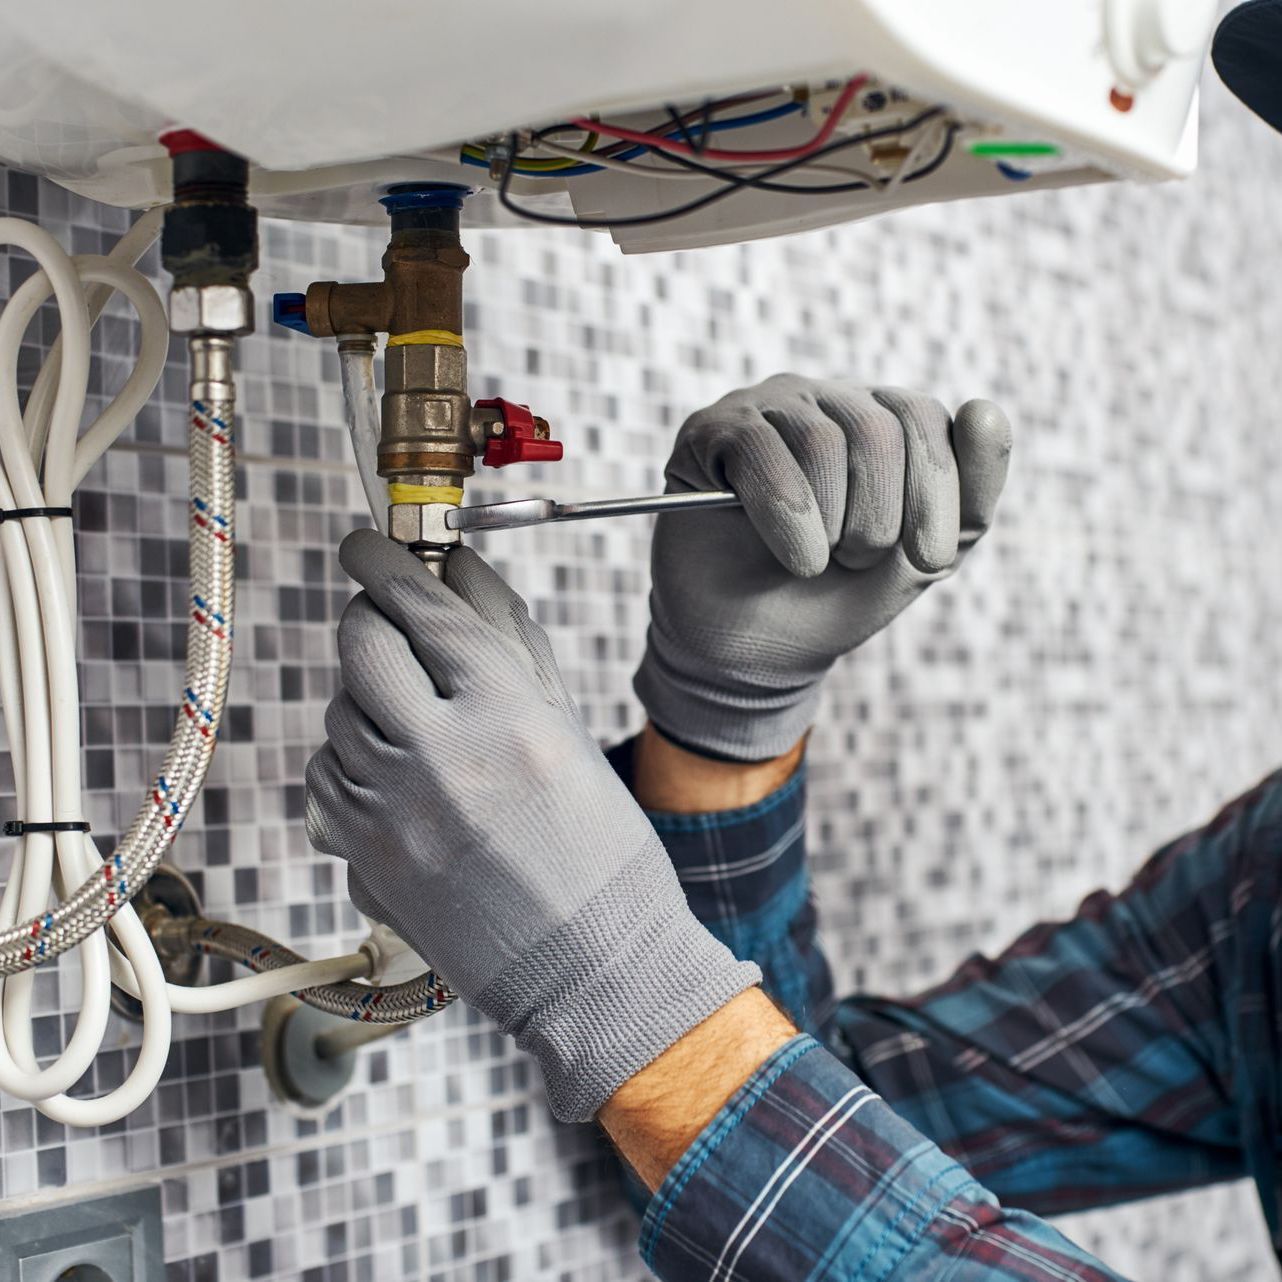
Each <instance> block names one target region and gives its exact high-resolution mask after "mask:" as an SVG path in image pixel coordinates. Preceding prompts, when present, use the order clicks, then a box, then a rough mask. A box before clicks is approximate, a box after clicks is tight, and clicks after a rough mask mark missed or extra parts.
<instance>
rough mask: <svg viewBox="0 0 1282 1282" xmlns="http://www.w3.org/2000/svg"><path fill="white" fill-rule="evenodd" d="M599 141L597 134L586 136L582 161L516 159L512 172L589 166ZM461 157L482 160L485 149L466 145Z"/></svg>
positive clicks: (549, 170) (519, 172)
mask: <svg viewBox="0 0 1282 1282" xmlns="http://www.w3.org/2000/svg"><path fill="white" fill-rule="evenodd" d="M599 141H600V135H599V134H588V136H587V137H586V138H585V139H584V141H583V146H582V147H580V148H579V151H580V152H581V153H582V154H583V157H584V159H582V160H569V159H566V160H559V159H557V160H540V159H538V158H537V157H534V156H528V157H524V158H518V159H517V160H514V161H513V162H512V172H513V173H517V174H521V173H536V174H541V173H554V172H555V171H556V170H558V169H574V168H576V167H577V166H578V165H584V164H591V163H592V152H593V151H594V150H595V148H596V145H597V143H598V142H599ZM462 151H463V155H465V156H470V157H471V158H472V159H473V160H484V159H485V149H484V148H483V147H477V146H475V145H474V144H468V145H467V146H465V147H464V148H463V149H462Z"/></svg>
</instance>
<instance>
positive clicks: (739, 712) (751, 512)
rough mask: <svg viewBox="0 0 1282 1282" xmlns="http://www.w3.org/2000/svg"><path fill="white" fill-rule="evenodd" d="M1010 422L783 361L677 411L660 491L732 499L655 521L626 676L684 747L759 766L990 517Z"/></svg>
mask: <svg viewBox="0 0 1282 1282" xmlns="http://www.w3.org/2000/svg"><path fill="white" fill-rule="evenodd" d="M1010 449H1011V430H1010V424H1009V422H1008V421H1007V419H1006V416H1005V415H1004V414H1003V413H1002V411H1001V410H1000V409H998V408H997V406H996V405H993V404H992V403H991V402H989V401H969V402H967V403H966V404H965V405H963V406H962V407H961V409H960V410H958V412H957V416H956V418H955V419H952V418H950V417H949V415H948V412H947V411H946V410H945V409H944V407H943V406H942V405H940V404H939V402H938V401H935V400H932V399H931V398H930V397H928V396H922V395H919V394H918V393H915V392H905V391H900V390H898V389H896V388H872V389H867V388H859V387H854V386H851V385H849V384H846V383H839V382H823V381H818V380H814V379H806V378H799V377H797V376H796V375H792V374H780V375H777V376H776V377H774V378H769V379H767V380H766V381H765V382H764V383H760V384H758V385H757V386H756V387H751V388H748V389H746V390H744V391H737V392H732V393H731V394H730V395H729V396H725V397H723V398H722V399H721V400H719V401H718V402H717V403H716V404H715V405H712V406H710V407H709V408H708V409H704V410H700V411H699V412H698V413H697V414H694V415H692V416H691V417H690V418H689V419H687V420H686V422H685V424H684V426H683V427H682V428H681V431H680V433H679V435H678V436H677V442H676V446H675V448H674V450H673V454H672V458H671V459H670V460H669V462H668V466H667V473H666V475H667V481H668V485H667V488H668V490H669V492H673V491H684V490H710V489H731V490H734V491H735V492H736V493H737V494H738V495H739V498H740V499H741V500H742V503H743V510H742V511H738V510H722V511H711V512H704V513H698V512H688V513H674V514H671V515H668V516H661V517H660V518H659V520H658V524H657V526H656V528H655V533H654V550H653V583H654V586H653V590H652V592H651V596H650V610H651V624H650V634H649V641H648V645H647V648H646V653H645V657H644V658H643V659H642V661H641V666H640V668H639V669H638V671H637V674H636V678H635V681H634V685H635V688H636V692H637V695H638V696H639V697H640V699H641V702H642V703H643V704H644V705H645V708H646V711H647V712H648V713H649V715H650V719H651V721H652V722H653V723H654V724H655V726H656V727H657V728H658V729H659V730H660V731H661V732H662V733H664V734H665V735H667V736H668V737H669V738H671V739H674V740H675V741H676V742H678V743H680V744H682V745H683V746H686V747H689V748H692V749H693V750H694V751H696V752H703V753H706V754H707V755H709V756H716V757H725V758H729V759H732V760H738V761H759V760H765V759H767V758H769V757H773V756H778V755H779V754H781V753H783V752H786V751H787V750H788V749H789V748H791V747H792V746H793V745H794V744H795V743H796V742H797V740H798V739H800V738H801V736H802V735H803V734H804V733H805V732H806V730H807V729H808V728H809V726H810V724H811V721H812V720H813V717H814V712H815V705H816V704H817V703H818V700H819V686H820V683H821V682H822V680H823V677H824V675H825V674H826V673H827V671H828V669H829V668H830V667H831V666H832V664H833V663H834V662H835V660H836V659H837V658H838V657H839V656H841V655H843V654H845V653H846V652H847V651H850V650H853V649H854V648H855V647H856V646H858V645H860V644H862V643H863V642H864V641H866V640H867V639H868V638H869V637H870V636H872V635H873V633H874V632H877V631H879V630H880V629H881V628H884V627H885V626H886V624H888V623H889V622H890V621H891V620H892V619H893V618H894V617H895V616H896V615H897V614H898V613H899V612H900V611H901V610H902V609H904V607H905V606H907V605H908V604H910V603H911V602H912V601H913V600H915V599H916V597H918V596H919V595H920V594H921V593H922V592H923V591H924V590H925V589H926V588H927V587H928V586H929V585H930V584H931V583H934V582H935V581H936V580H937V579H942V578H945V577H946V576H947V575H949V574H951V573H952V572H953V571H954V570H955V569H956V568H957V566H958V565H959V564H960V563H961V560H962V558H963V557H964V556H965V555H966V553H967V552H968V551H969V550H970V548H971V547H972V546H973V545H974V543H975V541H976V540H977V539H978V538H979V537H980V535H982V534H983V533H984V531H985V530H986V529H987V528H988V526H989V524H990V522H991V521H992V517H993V509H994V507H995V506H996V503H997V498H998V495H999V494H1000V493H1001V489H1002V485H1003V483H1004V481H1005V479H1006V465H1007V460H1008V458H1009V455H1010Z"/></svg>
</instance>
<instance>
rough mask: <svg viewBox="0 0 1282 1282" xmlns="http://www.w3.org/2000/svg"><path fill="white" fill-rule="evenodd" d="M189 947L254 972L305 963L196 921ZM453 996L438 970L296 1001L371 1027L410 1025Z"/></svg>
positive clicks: (259, 938) (236, 929)
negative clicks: (384, 986)
mask: <svg viewBox="0 0 1282 1282" xmlns="http://www.w3.org/2000/svg"><path fill="white" fill-rule="evenodd" d="M182 927H183V928H184V933H185V935H186V943H187V945H188V946H189V947H190V948H193V949H195V950H196V951H197V952H201V953H205V954H207V955H208V956H211V957H222V958H225V959H226V960H227V961H233V962H238V963H239V964H240V965H242V966H247V967H249V969H250V970H253V971H258V972H260V973H261V972H262V971H265V970H279V969H280V968H281V967H282V966H294V965H298V964H299V963H301V962H304V961H306V960H307V959H306V958H305V957H300V956H299V955H298V954H297V953H296V952H294V951H293V950H292V949H289V948H286V947H284V946H283V945H282V944H278V943H276V942H275V941H274V940H271V939H268V938H267V936H266V935H260V934H259V933H258V932H257V931H256V930H250V929H249V928H248V927H247V926H237V925H234V924H233V923H231V922H221V921H206V920H204V919H202V918H193V919H192V920H190V921H185V922H183V923H182ZM456 995H457V994H455V993H454V992H453V991H452V990H451V989H450V988H449V987H448V986H447V985H446V983H445V981H444V980H442V979H441V978H440V976H438V975H437V974H436V973H435V972H434V971H431V970H429V971H427V972H426V973H425V974H422V975H419V976H418V977H417V978H415V979H410V980H406V981H405V983H403V984H390V985H388V986H387V987H386V988H374V987H371V986H370V985H368V984H357V983H353V982H350V981H349V982H348V983H345V984H326V985H324V986H323V987H321V988H309V989H305V990H303V991H302V992H298V993H295V994H294V996H295V997H297V998H298V999H299V1001H302V1002H305V1003H306V1004H307V1005H308V1006H315V1007H316V1009H317V1010H323V1011H324V1012H325V1013H326V1014H328V1015H339V1016H341V1017H342V1018H344V1019H356V1020H361V1021H363V1022H364V1023H367V1024H406V1023H409V1022H410V1021H411V1020H415V1019H422V1018H423V1017H424V1016H426V1015H435V1014H436V1013H437V1012H438V1011H442V1010H444V1009H445V1008H446V1007H447V1006H448V1005H449V1004H450V1003H451V1002H452V1001H454V999H455V997H456Z"/></svg>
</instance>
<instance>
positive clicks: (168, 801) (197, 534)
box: [0, 334, 236, 975]
mask: <svg viewBox="0 0 1282 1282" xmlns="http://www.w3.org/2000/svg"><path fill="white" fill-rule="evenodd" d="M231 344H232V340H231V339H230V338H225V337H222V336H213V335H204V334H197V335H193V336H192V337H191V339H190V340H189V351H190V357H191V380H192V383H191V385H192V406H191V419H190V429H189V449H190V460H191V504H190V519H189V526H190V532H191V619H190V622H189V623H188V625H187V666H186V673H185V677H184V682H183V701H182V704H181V706H180V708H179V711H178V718H177V724H176V726H175V727H174V733H173V737H172V739H171V740H170V743H169V750H168V751H167V752H166V754H165V760H164V764H163V765H162V767H161V770H160V773H159V774H158V775H157V776H156V782H155V784H154V785H153V786H152V788H151V790H150V793H149V794H148V796H147V798H146V799H145V800H144V801H143V804H142V805H141V807H139V810H138V813H137V814H136V815H135V817H134V821H133V823H132V824H131V825H130V826H129V830H128V832H127V833H126V834H125V836H124V839H123V840H122V841H121V842H120V845H119V846H117V847H116V850H115V853H114V854H112V855H111V856H110V857H109V858H108V859H107V860H106V861H105V862H104V863H103V864H102V865H101V867H100V868H99V869H98V871H97V872H96V873H94V875H93V876H92V877H90V878H89V879H88V880H87V881H85V882H84V883H83V884H82V885H81V886H80V887H79V888H78V889H77V890H76V891H75V892H74V893H73V894H72V895H71V896H70V897H69V898H68V899H65V900H64V901H63V902H62V903H61V904H59V905H58V906H57V907H56V908H53V909H51V910H50V911H48V912H46V913H44V914H43V915H41V916H40V917H35V918H32V919H31V920H30V921H26V922H22V923H20V924H18V925H15V926H11V927H10V928H9V929H8V930H5V931H0V974H3V975H16V974H18V973H19V972H21V971H24V970H29V969H30V968H31V967H33V966H37V965H40V964H41V963H43V962H47V961H49V960H50V959H51V958H53V957H57V956H59V954H61V953H65V952H66V951H67V950H68V949H70V948H74V947H75V946H76V945H77V944H79V943H80V942H81V941H82V940H83V939H85V938H86V937H87V936H89V935H91V934H92V933H93V932H94V931H96V930H100V929H101V928H102V927H103V926H105V925H106V923H107V922H108V921H110V920H111V918H112V917H113V916H114V915H115V913H116V912H118V911H119V909H120V908H121V907H122V906H123V905H124V904H126V903H128V902H129V900H130V899H131V898H132V897H133V896H134V895H135V894H137V893H138V891H139V890H140V889H142V887H143V885H145V883H146V881H147V879H148V878H149V877H150V876H151V874H152V872H154V871H155V868H156V865H157V864H159V863H160V861H161V860H162V859H163V858H164V855H165V852H166V851H167V850H168V849H169V847H170V845H171V844H172V843H173V840H174V837H175V836H176V835H177V833H178V830H179V828H181V827H182V824H183V820H184V819H185V818H186V816H187V812H188V810H189V809H190V807H191V803H192V801H193V800H194V799H195V797H196V795H197V793H198V792H199V791H200V788H201V785H202V784H203V783H204V781H205V775H206V774H207V773H208V771H209V763H210V760H211V758H212V757H213V753H214V745H215V743H216V741H217V736H218V726H219V723H220V721H221V720H222V713H223V705H224V702H225V701H226V697H227V679H228V676H229V675H230V671H231V621H232V617H233V609H234V590H235V573H234V556H233V552H234V545H233V542H232V539H233V533H234V530H233V519H234V509H235V493H236V488H235V487H236V469H235V450H234V445H233V439H232V427H231V424H232V414H233V412H234V409H235V389H234V387H233V384H232V377H231Z"/></svg>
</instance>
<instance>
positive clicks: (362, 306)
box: [305, 188, 477, 489]
mask: <svg viewBox="0 0 1282 1282" xmlns="http://www.w3.org/2000/svg"><path fill="white" fill-rule="evenodd" d="M461 203H462V194H461V191H460V189H457V188H451V189H448V190H445V191H442V190H438V189H415V190H409V191H401V192H397V191H393V192H392V194H390V195H389V196H387V197H385V198H384V204H385V205H386V206H387V207H388V210H389V212H390V214H391V216H392V236H391V240H390V242H389V244H388V246H387V251H386V252H385V253H384V255H383V279H382V280H381V281H379V282H374V283H366V284H358V285H345V284H340V283H338V282H336V281H319V282H317V283H316V284H314V285H312V286H310V287H309V288H308V290H307V297H306V303H305V314H306V323H307V328H308V330H309V331H310V332H311V333H312V334H316V335H321V336H329V335H336V334H344V335H350V334H361V333H368V334H376V333H385V334H387V335H388V345H387V351H386V353H385V355H384V391H383V409H382V435H381V439H380V441H379V450H378V464H379V466H378V472H379V475H380V476H383V477H386V478H387V479H388V480H389V481H391V482H395V483H400V484H406V485H426V486H433V487H446V488H451V489H453V488H458V487H461V486H462V484H463V482H464V480H465V479H466V478H467V477H469V476H471V475H472V473H473V471H474V470H475V464H474V456H475V454H476V452H477V445H476V443H475V441H474V435H473V432H472V402H471V398H470V397H469V396H468V391H467V353H466V352H465V351H464V349H463V273H464V271H466V270H467V266H468V263H469V261H470V260H469V258H468V256H467V253H466V251H465V250H464V249H463V245H462V243H461V241H460V239H459V216H458V209H459V206H460V205H461Z"/></svg>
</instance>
